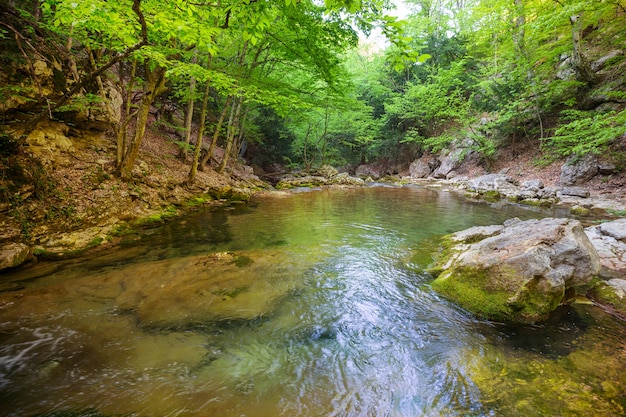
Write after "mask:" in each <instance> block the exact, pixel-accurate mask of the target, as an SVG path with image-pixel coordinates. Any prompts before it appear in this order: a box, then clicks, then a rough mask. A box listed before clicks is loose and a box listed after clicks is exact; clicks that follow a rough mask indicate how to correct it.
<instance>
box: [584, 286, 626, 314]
mask: <svg viewBox="0 0 626 417" xmlns="http://www.w3.org/2000/svg"><path fill="white" fill-rule="evenodd" d="M589 297H591V298H592V299H593V300H594V301H596V302H597V303H599V304H602V305H603V306H605V307H607V308H608V309H609V310H611V311H612V312H613V313H614V314H616V315H618V316H620V317H622V318H624V319H626V280H624V279H619V278H613V279H610V280H608V281H601V282H599V283H597V284H596V285H595V286H594V287H593V288H592V289H591V290H590V291H589Z"/></svg>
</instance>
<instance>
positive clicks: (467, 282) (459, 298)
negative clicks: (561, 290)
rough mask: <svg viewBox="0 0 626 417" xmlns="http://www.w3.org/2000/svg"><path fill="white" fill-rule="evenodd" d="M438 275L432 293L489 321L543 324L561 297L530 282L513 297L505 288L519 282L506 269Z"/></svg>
mask: <svg viewBox="0 0 626 417" xmlns="http://www.w3.org/2000/svg"><path fill="white" fill-rule="evenodd" d="M439 268H441V267H439ZM439 273H440V275H439V276H438V278H437V279H435V280H434V281H433V282H432V284H431V286H432V288H433V289H434V290H435V291H437V292H438V293H440V294H442V295H443V296H445V297H446V298H448V299H450V300H451V301H454V302H455V303H457V304H459V305H460V306H461V307H463V308H465V309H466V310H468V311H470V312H472V313H473V314H476V315H477V316H479V317H482V318H485V319H488V320H494V321H500V322H507V323H536V322H538V321H542V320H545V319H546V318H547V317H548V315H549V314H550V312H551V311H553V310H554V309H556V308H557V307H558V305H559V303H560V302H561V300H562V299H563V296H564V294H560V296H557V297H549V296H548V294H549V291H547V290H546V291H542V290H541V289H540V288H539V289H537V288H535V287H536V286H540V285H542V283H543V281H541V280H535V281H532V282H531V283H530V284H528V285H527V287H526V288H523V289H522V290H521V292H519V293H518V294H514V292H512V291H510V290H508V288H510V283H511V282H514V281H517V280H518V277H517V275H518V272H517V271H516V270H515V269H514V268H511V267H507V266H506V265H497V266H495V267H492V268H489V269H481V268H477V267H470V266H452V268H450V269H448V270H440V271H439ZM514 295H515V298H514V299H513V296H514Z"/></svg>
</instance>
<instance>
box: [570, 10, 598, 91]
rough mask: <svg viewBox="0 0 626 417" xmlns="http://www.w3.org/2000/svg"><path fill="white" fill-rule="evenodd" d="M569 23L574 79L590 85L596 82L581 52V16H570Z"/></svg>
mask: <svg viewBox="0 0 626 417" xmlns="http://www.w3.org/2000/svg"><path fill="white" fill-rule="evenodd" d="M569 21H570V23H571V25H572V66H573V68H574V71H576V79H577V80H578V81H583V82H586V83H591V84H592V83H594V82H595V81H596V75H595V73H594V72H593V71H592V70H591V66H590V65H589V62H588V61H587V58H585V56H584V55H583V52H582V49H583V48H582V16H581V15H580V14H577V15H573V16H570V18H569Z"/></svg>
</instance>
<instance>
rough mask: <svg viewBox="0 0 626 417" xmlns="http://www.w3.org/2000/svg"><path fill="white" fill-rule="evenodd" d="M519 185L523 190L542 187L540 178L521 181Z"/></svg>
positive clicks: (537, 189)
mask: <svg viewBox="0 0 626 417" xmlns="http://www.w3.org/2000/svg"><path fill="white" fill-rule="evenodd" d="M521 187H522V189H523V190H532V191H539V190H541V189H543V188H544V185H543V182H542V181H541V180H537V179H534V180H528V181H524V182H522V184H521Z"/></svg>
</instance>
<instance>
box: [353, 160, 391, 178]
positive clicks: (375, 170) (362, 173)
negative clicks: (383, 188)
mask: <svg viewBox="0 0 626 417" xmlns="http://www.w3.org/2000/svg"><path fill="white" fill-rule="evenodd" d="M354 174H355V175H356V176H357V177H371V178H373V179H375V180H377V179H380V178H382V177H383V175H384V173H383V172H382V169H381V167H379V166H375V165H365V164H364V165H359V166H358V167H357V169H356V171H355V173H354Z"/></svg>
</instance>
